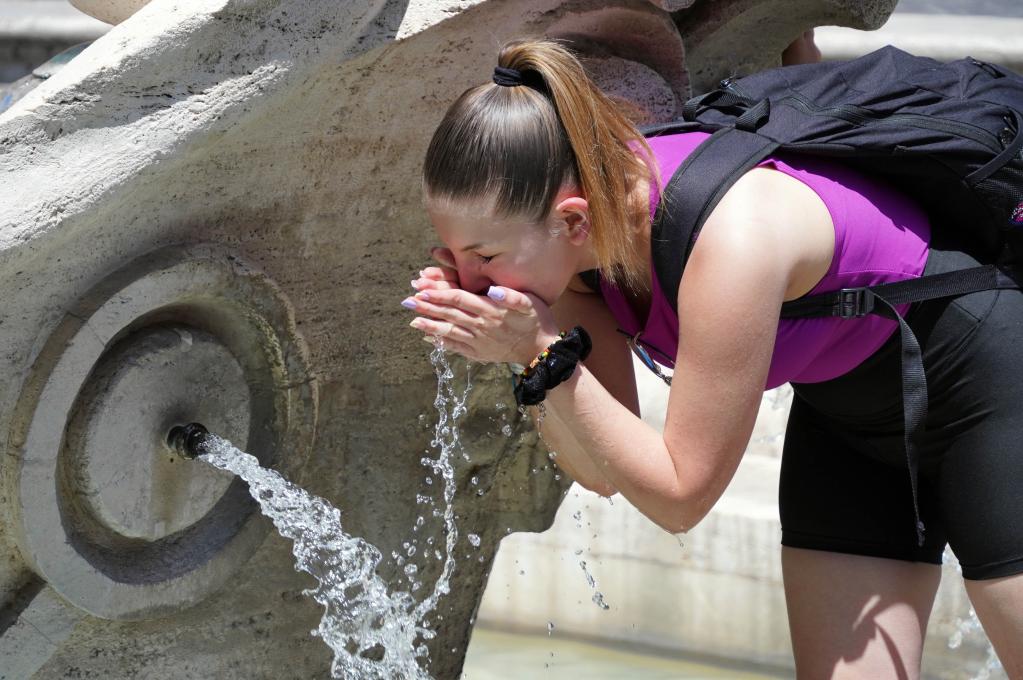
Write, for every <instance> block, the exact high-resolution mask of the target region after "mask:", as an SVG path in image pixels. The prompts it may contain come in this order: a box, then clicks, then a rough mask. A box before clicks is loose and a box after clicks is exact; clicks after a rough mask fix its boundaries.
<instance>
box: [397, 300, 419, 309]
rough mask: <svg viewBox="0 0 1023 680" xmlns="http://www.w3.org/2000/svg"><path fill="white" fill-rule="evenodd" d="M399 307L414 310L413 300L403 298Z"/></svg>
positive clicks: (414, 302) (414, 303)
mask: <svg viewBox="0 0 1023 680" xmlns="http://www.w3.org/2000/svg"><path fill="white" fill-rule="evenodd" d="M401 306H402V307H404V308H405V309H415V308H416V301H415V300H413V299H412V298H405V299H404V300H402V301H401Z"/></svg>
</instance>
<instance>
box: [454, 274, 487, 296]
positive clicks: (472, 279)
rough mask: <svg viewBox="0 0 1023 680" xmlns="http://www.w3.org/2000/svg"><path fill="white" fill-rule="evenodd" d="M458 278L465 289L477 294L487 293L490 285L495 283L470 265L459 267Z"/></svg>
mask: <svg viewBox="0 0 1023 680" xmlns="http://www.w3.org/2000/svg"><path fill="white" fill-rule="evenodd" d="M458 280H459V281H461V283H462V288H463V289H465V290H467V291H469V292H470V293H475V294H476V295H486V294H487V290H489V289H490V286H492V285H494V282H493V281H491V280H490V278H488V277H487V276H485V275H483V274H481V273H480V272H479V271H474V270H473V269H472V268H470V267H460V268H459V269H458Z"/></svg>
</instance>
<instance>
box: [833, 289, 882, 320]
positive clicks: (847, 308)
mask: <svg viewBox="0 0 1023 680" xmlns="http://www.w3.org/2000/svg"><path fill="white" fill-rule="evenodd" d="M874 297H875V296H874V291H872V290H870V289H869V288H843V289H842V290H840V291H838V301H837V302H835V304H834V305H833V306H832V307H831V315H832V316H837V317H839V318H842V319H854V318H858V317H861V316H866V315H867V314H870V313H871V312H872V311H874Z"/></svg>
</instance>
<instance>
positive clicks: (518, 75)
mask: <svg viewBox="0 0 1023 680" xmlns="http://www.w3.org/2000/svg"><path fill="white" fill-rule="evenodd" d="M494 82H495V83H497V84H498V85H501V86H503V87H518V86H519V85H525V86H526V87H531V88H533V89H534V90H540V91H544V90H546V89H547V86H546V84H545V83H544V79H543V76H542V75H541V74H540V72H539V71H535V70H533V69H526V70H524V71H520V70H519V69H517V68H506V67H504V66H495V67H494Z"/></svg>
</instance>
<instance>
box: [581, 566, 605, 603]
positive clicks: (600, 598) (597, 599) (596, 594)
mask: <svg viewBox="0 0 1023 680" xmlns="http://www.w3.org/2000/svg"><path fill="white" fill-rule="evenodd" d="M579 566H580V567H582V570H583V573H584V574H586V582H587V583H589V584H590V588H593V598H592V600H593V604H595V605H597V606H598V607H600V608H601V609H605V610H606V609H610V608H611V605H609V604H608V603H606V602H604V593H602V592H600V591H599V590H597V581H596V579H594V578H593V575H592V574H590V571H589V570H588V569H587V568H586V560H579Z"/></svg>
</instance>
